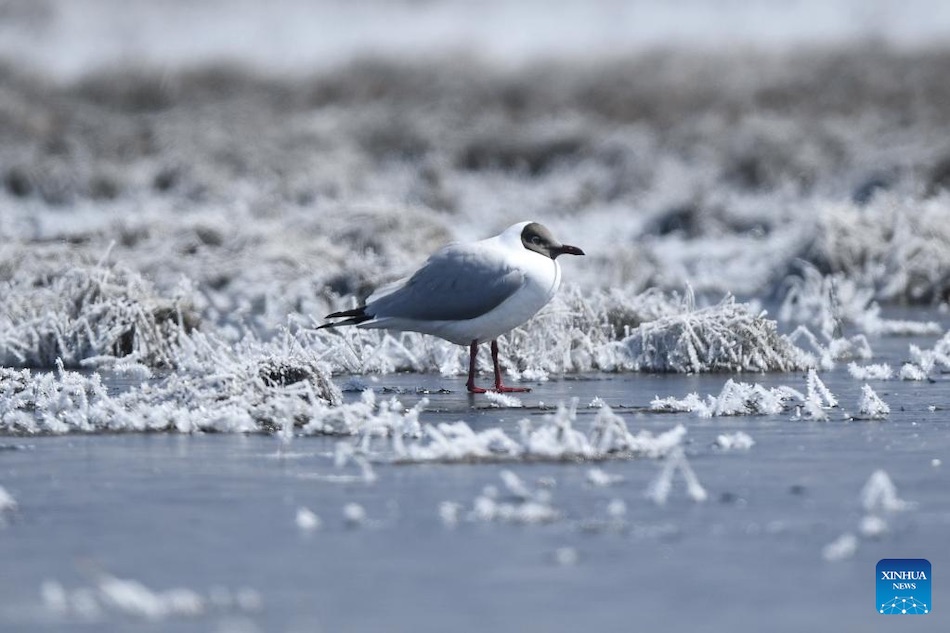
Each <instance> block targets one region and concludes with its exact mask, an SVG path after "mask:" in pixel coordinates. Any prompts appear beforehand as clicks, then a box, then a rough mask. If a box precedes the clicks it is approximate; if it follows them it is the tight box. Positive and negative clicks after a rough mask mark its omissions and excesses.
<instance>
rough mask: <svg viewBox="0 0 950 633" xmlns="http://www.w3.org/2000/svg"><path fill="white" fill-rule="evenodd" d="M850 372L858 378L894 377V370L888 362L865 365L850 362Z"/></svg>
mask: <svg viewBox="0 0 950 633" xmlns="http://www.w3.org/2000/svg"><path fill="white" fill-rule="evenodd" d="M848 373H849V374H851V377H852V378H855V379H857V380H890V379H891V378H893V377H894V370H893V369H892V368H891V366H890V365H888V364H886V363H882V364H879V365H865V366H864V367H861V366H859V365H858V364H857V363H849V364H848Z"/></svg>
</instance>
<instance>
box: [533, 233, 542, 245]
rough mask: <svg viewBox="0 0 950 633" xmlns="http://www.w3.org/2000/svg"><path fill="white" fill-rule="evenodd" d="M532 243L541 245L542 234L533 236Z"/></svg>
mask: <svg viewBox="0 0 950 633" xmlns="http://www.w3.org/2000/svg"><path fill="white" fill-rule="evenodd" d="M531 243H532V244H534V245H535V246H539V245H540V244H541V236H540V235H535V236H533V237H532V238H531Z"/></svg>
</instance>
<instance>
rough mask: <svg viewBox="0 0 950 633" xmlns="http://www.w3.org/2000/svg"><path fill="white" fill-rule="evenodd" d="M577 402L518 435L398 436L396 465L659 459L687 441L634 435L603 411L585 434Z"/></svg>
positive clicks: (459, 425) (460, 430)
mask: <svg viewBox="0 0 950 633" xmlns="http://www.w3.org/2000/svg"><path fill="white" fill-rule="evenodd" d="M576 420H577V401H576V399H575V400H574V401H573V402H572V403H571V405H570V407H565V406H564V405H560V406H559V407H558V409H557V411H556V412H555V413H552V414H548V415H546V416H545V418H544V420H543V421H542V422H541V423H540V424H535V423H533V422H532V421H531V420H530V419H529V418H523V419H521V420H520V421H519V422H518V436H517V437H512V436H511V435H510V434H509V433H508V432H506V431H505V430H504V429H502V428H500V427H491V428H487V429H483V430H480V431H476V430H474V429H472V428H471V426H469V425H468V424H466V423H465V422H461V421H459V422H454V423H441V424H437V425H432V424H426V425H424V426H423V437H422V438H421V439H419V440H417V441H415V440H406V439H404V437H403V436H402V435H400V434H393V435H392V451H393V454H394V456H393V460H394V461H395V462H397V463H418V462H444V463H452V462H485V461H488V462H504V461H599V460H604V459H612V458H632V457H647V458H659V457H663V456H664V455H666V454H668V453H669V452H670V451H671V450H673V449H674V448H675V447H677V446H679V445H680V444H681V443H682V442H683V439H684V437H685V436H686V429H685V427H683V426H681V425H678V426H676V427H674V428H672V429H670V430H669V431H666V432H664V433H661V434H659V435H656V436H654V435H653V434H652V433H651V432H650V431H646V430H643V431H640V432H639V433H637V434H633V433H631V432H630V431H629V429H628V428H627V424H626V422H625V421H624V420H623V418H622V417H620V416H619V415H617V414H616V413H614V412H613V411H612V410H611V409H610V407H608V406H603V407H601V409H600V410H599V411H598V412H597V415H596V417H595V418H594V420H593V422H592V423H591V425H590V428H589V429H588V431H587V432H586V433H585V432H583V431H580V430H579V429H576V428H575V427H574V425H575V422H576Z"/></svg>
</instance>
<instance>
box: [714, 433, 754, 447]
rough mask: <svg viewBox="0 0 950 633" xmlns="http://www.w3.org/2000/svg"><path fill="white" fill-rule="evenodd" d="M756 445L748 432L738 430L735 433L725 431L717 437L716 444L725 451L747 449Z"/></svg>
mask: <svg viewBox="0 0 950 633" xmlns="http://www.w3.org/2000/svg"><path fill="white" fill-rule="evenodd" d="M754 445H755V440H753V439H752V438H751V437H750V436H749V435H748V434H747V433H743V432H742V431H736V432H735V433H723V434H722V435H719V436H717V437H716V446H717V447H718V448H721V449H722V450H724V451H730V450H739V451H747V450H749V449H750V448H752V447H753V446H754Z"/></svg>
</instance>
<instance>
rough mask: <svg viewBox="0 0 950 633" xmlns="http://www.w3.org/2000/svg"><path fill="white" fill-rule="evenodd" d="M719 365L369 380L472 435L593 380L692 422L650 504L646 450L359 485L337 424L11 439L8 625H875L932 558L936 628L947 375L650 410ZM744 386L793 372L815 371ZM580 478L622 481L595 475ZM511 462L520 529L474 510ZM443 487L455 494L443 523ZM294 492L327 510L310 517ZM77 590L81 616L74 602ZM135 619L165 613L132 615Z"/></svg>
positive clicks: (714, 379) (836, 374)
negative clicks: (499, 378)
mask: <svg viewBox="0 0 950 633" xmlns="http://www.w3.org/2000/svg"><path fill="white" fill-rule="evenodd" d="M908 341H910V342H912V341H913V339H890V340H885V341H880V342H879V344H878V345H876V348H877V349H878V354H877V356H876V358H875V361H876V362H888V363H891V364H892V365H899V363H900V361H901V360H902V354H903V353H904V350H906V345H907V343H908ZM728 377H729V376H726V375H704V376H682V375H669V376H667V375H636V374H627V375H606V374H595V375H588V376H583V377H576V378H572V379H563V380H552V381H550V382H546V383H543V384H539V385H536V386H535V388H534V391H533V392H532V393H530V394H527V395H524V396H523V397H521V398H520V400H521V402H522V403H523V404H524V405H525V407H524V408H523V409H486V408H482V407H483V406H484V405H485V404H486V401H485V400H484V398H483V397H477V398H475V399H474V400H471V399H470V398H469V396H467V395H466V394H464V393H463V392H461V391H460V387H461V385H460V380H459V379H443V378H439V377H435V376H427V375H422V376H420V375H392V376H384V377H381V378H380V379H379V381H378V382H371V384H372V386H373V388H374V389H375V390H377V391H378V392H382V391H385V390H395V391H399V392H402V393H401V396H400V397H401V399H402V400H403V402H404V404H406V405H411V404H413V403H414V401H415V400H416V399H417V398H418V397H420V396H417V395H415V392H416V390H418V389H426V390H429V391H430V393H429V394H428V396H427V397H428V398H429V399H430V404H429V406H428V408H427V411H426V412H424V413H423V414H422V416H421V421H423V422H438V421H455V420H459V419H463V420H466V421H467V422H469V423H470V424H471V425H472V427H473V428H474V429H475V430H479V429H483V428H487V427H491V426H501V427H503V428H505V429H507V430H509V431H511V432H512V433H514V429H515V428H516V425H517V421H518V420H520V419H521V418H523V417H529V418H535V419H537V418H539V417H540V416H542V415H543V414H544V412H543V411H540V410H538V409H537V405H538V404H539V403H540V402H544V403H545V404H546V405H554V404H556V403H558V402H563V401H567V400H569V399H570V398H573V397H576V398H578V399H579V402H580V410H579V413H578V420H577V422H576V426H577V427H578V428H581V429H583V428H585V425H586V424H588V423H589V421H590V420H591V419H592V418H593V411H594V410H593V409H586V408H585V406H584V405H585V404H586V403H587V402H590V401H591V400H592V399H593V398H594V397H595V396H596V397H599V398H601V399H602V400H604V401H605V402H607V403H608V404H609V405H611V406H613V407H616V411H617V412H618V413H619V414H621V415H622V416H623V417H624V419H625V420H626V422H627V424H628V426H629V427H630V429H631V431H632V432H636V431H637V430H640V429H649V430H651V431H654V432H657V433H658V432H662V431H666V430H668V429H670V428H672V427H674V426H675V425H677V424H679V423H682V424H684V425H685V426H686V427H687V428H688V434H687V440H686V442H687V443H686V455H687V457H688V460H689V464H690V466H691V467H692V469H693V471H694V472H695V474H696V476H697V478H698V480H699V482H700V483H701V485H702V486H703V487H704V488H705V490H706V492H707V494H708V499H707V500H706V501H704V502H697V501H694V500H693V499H691V498H690V496H689V495H687V492H686V489H685V486H684V485H683V480H682V478H681V477H680V475H679V474H677V475H676V477H675V478H674V482H673V484H674V485H673V489H672V491H671V492H670V494H669V498H668V499H667V502H666V503H665V504H664V505H658V504H657V503H655V502H654V501H653V500H651V499H649V498H647V496H646V494H645V493H646V491H647V490H648V489H649V487H650V483H651V481H653V480H654V479H655V478H656V477H657V475H658V473H659V472H660V470H661V469H662V468H663V466H664V461H663V460H654V459H618V460H609V461H604V462H598V463H544V462H539V463H523V462H521V463H510V464H485V463H482V464H420V465H394V464H387V463H385V462H386V460H385V454H384V453H385V451H384V450H383V449H382V445H380V446H379V447H380V451H381V452H378V453H374V456H373V460H374V462H375V463H374V466H373V469H372V470H373V473H374V474H375V480H373V481H367V480H366V479H365V478H364V477H363V476H361V474H360V469H359V468H357V467H356V466H355V465H354V464H348V465H345V466H343V467H341V468H337V467H335V466H334V453H335V450H336V444H337V442H339V441H341V440H340V439H336V438H326V437H297V438H294V439H293V440H292V441H290V442H289V443H281V442H280V441H279V440H278V439H276V438H275V437H273V436H262V435H247V436H245V435H228V434H225V435H215V434H208V435H190V436H189V435H184V436H183V435H169V434H119V435H91V436H66V437H31V438H24V437H5V438H3V439H2V440H0V449H2V450H0V481H2V482H3V485H4V486H5V488H6V490H7V492H8V493H9V494H10V495H12V496H13V497H14V498H15V499H16V500H17V502H18V509H17V510H16V511H15V512H7V513H6V514H5V515H4V516H5V521H4V522H3V525H0V560H3V567H4V573H3V574H2V575H0V596H2V598H0V629H3V630H11V631H12V630H16V631H44V630H62V629H64V628H69V630H89V631H92V630H95V631H103V630H116V631H119V630H121V631H130V630H137V631H151V630H174V631H209V630H210V631H319V630H326V631H341V630H360V631H372V630H376V631H379V630H390V631H397V630H407V631H408V630H413V631H445V630H450V629H451V630H497V631H524V630H545V631H576V630H578V629H579V628H581V627H586V628H589V629H591V630H598V631H627V630H631V627H632V626H634V623H635V624H636V626H637V627H638V628H642V629H645V630H656V629H659V628H660V627H663V628H669V629H671V630H731V631H760V630H765V629H768V630H776V631H778V630H781V631H801V630H803V629H805V628H806V627H808V626H813V625H815V624H816V623H820V624H821V625H822V626H823V627H825V628H827V629H843V630H864V631H884V630H893V627H894V625H895V622H894V621H893V620H891V619H889V618H887V617H884V616H880V615H878V614H876V613H875V611H874V602H875V598H874V589H873V588H874V568H875V564H876V563H877V561H878V560H879V559H881V558H900V557H909V558H917V557H922V558H927V559H929V560H930V561H931V563H932V564H933V568H934V570H935V571H934V573H935V575H937V577H938V580H937V582H936V583H935V584H934V597H933V602H934V609H935V613H934V614H932V615H928V616H921V617H917V618H904V619H902V620H901V621H900V626H901V630H919V631H925V630H927V631H935V630H940V629H941V628H942V627H943V626H944V625H945V623H946V620H945V618H944V616H943V615H941V614H942V613H943V612H944V609H945V608H946V607H945V605H946V604H947V603H948V602H950V590H948V589H947V585H946V584H945V583H943V582H940V580H939V578H940V577H942V573H943V572H942V570H944V569H947V567H948V565H950V551H948V549H947V546H946V535H947V534H948V530H950V499H948V496H947V494H946V491H947V489H948V484H950V476H948V468H950V420H948V418H947V411H948V410H950V390H948V389H947V381H946V379H945V378H943V376H940V377H938V379H937V381H936V382H908V381H899V380H890V381H886V382H882V381H870V382H869V384H872V385H873V387H874V389H875V391H876V392H877V393H878V395H879V396H880V397H881V398H882V399H883V400H885V402H887V403H889V404H890V406H891V413H890V415H889V416H888V417H887V419H886V420H884V421H846V420H845V416H846V412H847V411H852V412H853V411H855V410H856V408H857V402H858V400H859V398H860V391H861V386H862V385H863V384H864V381H860V380H855V379H854V378H852V377H851V376H850V375H848V372H847V369H846V368H845V367H844V366H843V365H842V366H839V368H838V369H835V370H834V371H831V372H825V373H823V374H822V379H823V380H824V383H825V385H826V386H827V387H828V388H829V389H830V390H831V391H832V392H833V393H834V394H835V395H836V396H837V398H838V400H839V402H840V407H839V408H837V409H833V410H831V411H830V412H829V417H830V420H829V421H828V422H814V421H806V420H794V419H791V418H792V415H791V414H782V415H771V416H739V417H719V418H707V419H703V418H699V417H697V416H696V415H694V414H688V413H679V414H660V413H652V412H648V411H646V410H645V408H646V406H647V405H648V404H649V402H650V400H652V399H653V397H654V396H656V395H659V396H661V397H663V396H676V397H678V398H681V397H683V396H685V395H686V394H687V393H688V392H691V391H696V392H698V393H699V394H700V395H704V394H707V393H711V394H717V393H719V391H720V390H721V388H722V385H723V383H724V382H725V381H726V380H727V378H728ZM733 377H734V378H736V379H740V380H745V381H749V382H753V381H755V382H758V383H760V384H762V385H764V386H778V385H789V386H792V387H795V388H798V389H804V381H805V380H804V376H803V375H798V374H768V375H739V376H733ZM440 389H442V390H447V391H450V392H449V393H439V390H440ZM346 396H347V399H349V400H353V399H356V398H357V397H358V396H357V394H355V393H347V394H346ZM473 402H474V403H475V404H476V408H475V409H473V408H472V403H473ZM738 431H742V432H744V433H746V434H748V435H749V436H751V437H752V439H753V440H754V442H755V444H754V445H753V446H752V447H751V448H749V449H747V450H742V449H735V448H734V449H732V450H724V449H722V448H721V447H719V446H717V437H718V436H719V435H721V434H724V433H728V434H732V433H735V432H738ZM343 441H348V442H349V441H352V440H343ZM934 460H939V461H934ZM592 469H599V470H600V471H602V474H606V475H608V476H609V477H608V479H612V480H613V481H610V482H605V481H599V482H597V483H600V484H601V485H595V482H593V481H592V480H593V479H597V477H596V475H595V476H593V477H592V476H591V471H592ZM877 469H883V470H885V471H886V472H887V474H888V475H889V476H890V479H891V481H892V482H893V483H894V484H895V486H896V487H897V495H898V497H899V498H900V499H901V500H903V501H905V502H907V503H909V504H911V505H910V506H909V507H907V508H906V509H903V510H887V509H884V508H882V507H880V505H881V504H880V503H878V504H877V505H878V507H876V508H873V507H872V509H871V510H868V509H866V507H865V505H864V504H863V502H862V499H861V492H862V488H863V487H864V486H865V484H866V482H867V480H868V479H869V477H870V476H871V475H872V473H873V472H874V471H875V470H877ZM505 470H507V471H510V472H511V473H514V475H516V476H517V478H520V480H521V483H522V484H523V485H524V486H525V487H527V488H528V489H530V490H532V491H536V490H546V491H548V494H550V501H549V502H548V504H549V506H550V507H551V508H553V509H554V511H555V513H556V514H555V515H554V516H552V517H550V519H551V520H548V521H544V522H539V523H527V524H524V523H510V522H505V521H500V520H497V517H496V520H490V519H487V518H485V517H484V516H482V517H480V516H479V515H478V513H477V512H475V511H474V510H473V507H474V504H475V502H476V499H477V498H479V497H480V496H484V494H485V493H484V492H483V489H484V488H485V487H486V486H494V487H496V488H497V490H498V493H497V497H496V500H497V502H498V503H511V504H514V505H516V506H517V505H518V503H520V501H519V500H518V499H517V498H516V497H517V494H515V493H516V492H517V490H516V489H515V488H512V487H511V486H510V485H508V484H505V483H504V482H503V479H502V476H500V475H501V473H502V472H503V471H505ZM505 477H510V475H505ZM885 496H886V495H885ZM618 500H619V501H618ZM879 501H880V500H879ZM884 501H885V505H886V501H887V500H886V499H885V500H884ZM444 502H450V503H455V504H458V506H454V507H455V508H456V511H455V513H454V515H455V518H456V519H457V521H454V522H453V521H452V520H450V519H451V516H450V515H452V512H449V511H448V510H446V508H447V507H451V506H445V505H443V504H444ZM621 502H622V503H621ZM868 503H870V505H871V506H874V505H875V502H874V501H873V500H872V501H870V502H868ZM348 504H359V506H360V507H361V508H362V509H363V511H364V512H365V517H362V518H361V517H360V516H358V514H359V513H358V511H357V510H354V509H353V508H350V510H349V512H350V519H347V518H345V513H346V512H347V511H345V507H346V506H347V505H348ZM440 507H441V508H442V511H441V512H440ZM301 508H306V509H309V510H310V511H311V512H312V513H314V514H315V515H317V517H319V526H317V527H315V528H314V526H312V525H311V523H312V522H313V517H312V516H310V517H309V519H308V518H307V517H305V518H298V511H299V510H300V509H301ZM867 516H875V517H877V520H874V519H872V520H868V519H867V518H866V517H867ZM447 519H449V520H447ZM862 522H863V523H862ZM843 534H852V535H854V536H855V537H856V540H855V543H856V546H857V547H856V550H855V551H854V552H853V554H851V553H850V552H849V551H848V547H847V544H845V546H844V547H843V549H842V551H839V552H838V553H837V554H835V553H834V552H830V551H829V552H826V551H825V548H826V546H828V545H829V544H830V543H832V542H835V541H837V540H838V539H839V538H840V537H841V536H842V535H843ZM109 576H111V577H113V581H114V579H115V578H118V579H124V580H129V581H136V582H138V583H141V584H142V585H144V587H147V590H143V591H144V597H143V596H142V595H138V597H136V594H135V592H130V591H125V592H124V591H123V587H124V589H128V588H129V586H123V585H121V584H120V585H119V587H118V588H116V587H115V586H112V588H113V590H112V592H111V594H110V595H112V598H110V599H107V598H105V597H104V596H105V595H106V594H107V593H109V591H110V590H109V589H108V587H110V585H108V577H109ZM173 589H186V590H187V591H185V592H184V593H185V598H189V597H190V599H191V600H192V602H193V603H195V604H196V605H197V606H195V607H194V608H193V612H190V611H189V609H188V607H187V605H188V604H189V602H188V600H187V599H184V598H181V597H179V600H178V602H176V601H175V600H174V599H173V596H174V594H168V593H166V592H169V591H170V590H173ZM127 594H128V595H127ZM123 595H125V596H126V602H124V603H123V602H121V596H123ZM129 595H131V597H129ZM90 596H91V597H92V602H93V605H92V607H93V608H84V607H83V604H84V602H83V601H84V600H85V601H86V602H89V598H90ZM110 600H112V601H111V602H110ZM123 604H124V605H125V606H122V605H123ZM176 605H177V606H176ZM87 607H88V605H87ZM149 609H151V611H149ZM137 610H138V611H137ZM149 612H150V613H151V616H150V617H151V618H152V619H153V620H154V621H152V620H150V618H149V616H147V615H145V617H142V616H143V615H144V614H147V613H149ZM941 622H943V623H944V624H941Z"/></svg>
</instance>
